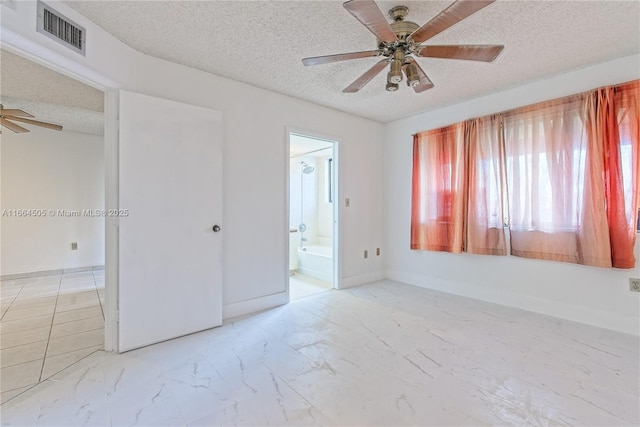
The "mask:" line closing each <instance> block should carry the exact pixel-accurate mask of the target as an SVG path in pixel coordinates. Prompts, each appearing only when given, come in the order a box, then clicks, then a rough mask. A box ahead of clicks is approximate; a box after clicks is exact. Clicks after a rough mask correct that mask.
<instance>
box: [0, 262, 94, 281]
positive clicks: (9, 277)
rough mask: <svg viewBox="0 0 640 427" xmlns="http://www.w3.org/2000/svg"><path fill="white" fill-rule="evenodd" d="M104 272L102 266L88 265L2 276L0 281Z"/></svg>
mask: <svg viewBox="0 0 640 427" xmlns="http://www.w3.org/2000/svg"><path fill="white" fill-rule="evenodd" d="M97 270H104V265H88V266H85V267H71V268H58V269H55V270H41V271H28V272H26V273H13V274H3V275H1V276H0V280H16V279H27V278H29V277H40V276H50V275H52V274H63V273H80V272H83V271H97Z"/></svg>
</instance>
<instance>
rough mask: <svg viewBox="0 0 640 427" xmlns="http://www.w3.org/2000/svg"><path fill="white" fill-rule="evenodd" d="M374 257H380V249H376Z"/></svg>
mask: <svg viewBox="0 0 640 427" xmlns="http://www.w3.org/2000/svg"><path fill="white" fill-rule="evenodd" d="M376 256H380V248H376Z"/></svg>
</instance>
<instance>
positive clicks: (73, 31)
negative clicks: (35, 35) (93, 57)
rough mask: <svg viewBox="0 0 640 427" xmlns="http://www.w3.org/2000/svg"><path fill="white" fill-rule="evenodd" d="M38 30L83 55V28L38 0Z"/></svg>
mask: <svg viewBox="0 0 640 427" xmlns="http://www.w3.org/2000/svg"><path fill="white" fill-rule="evenodd" d="M38 32H39V33H41V34H44V35H45V36H47V37H49V38H51V39H53V40H56V41H58V42H59V43H61V44H63V45H64V46H67V47H68V48H69V49H71V50H73V51H75V52H77V53H79V54H81V55H84V53H85V49H84V48H85V29H84V28H83V27H81V26H79V25H78V24H76V23H75V22H73V21H72V20H70V19H67V17H65V16H64V15H62V14H60V13H58V12H57V11H56V10H55V9H52V8H51V7H50V6H48V5H46V4H44V3H43V2H41V1H38Z"/></svg>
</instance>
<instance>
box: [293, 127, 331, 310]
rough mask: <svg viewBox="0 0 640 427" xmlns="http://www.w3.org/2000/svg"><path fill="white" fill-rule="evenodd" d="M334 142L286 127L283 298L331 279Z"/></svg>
mask: <svg viewBox="0 0 640 427" xmlns="http://www.w3.org/2000/svg"><path fill="white" fill-rule="evenodd" d="M336 176H337V158H336V142H335V141H331V140H327V139H322V138H318V137H315V136H309V135H303V134H300V133H296V132H289V180H288V182H289V299H290V300H291V301H293V300H296V299H299V298H304V297H308V296H311V295H315V294H318V293H321V292H326V291H328V290H331V289H333V288H334V287H335V285H336V271H337V263H336V256H335V255H336V254H337V253H338V252H337V250H336V248H337V243H338V239H337V232H336V230H337V221H336V212H335V211H336V209H335V207H336V204H335V200H337V197H336V191H337V188H338V186H337V185H336Z"/></svg>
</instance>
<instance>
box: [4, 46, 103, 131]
mask: <svg viewBox="0 0 640 427" xmlns="http://www.w3.org/2000/svg"><path fill="white" fill-rule="evenodd" d="M0 71H1V74H0V103H2V104H3V105H4V106H5V107H6V108H19V109H21V110H24V111H26V112H28V113H30V114H33V115H34V116H35V118H36V120H41V121H45V122H49V123H55V124H58V125H62V126H63V128H64V130H68V131H74V132H84V133H92V134H96V135H102V134H103V133H104V114H103V112H102V111H103V108H104V107H103V105H104V94H103V93H102V92H101V91H99V90H97V89H94V88H92V87H90V86H87V85H85V84H83V83H80V82H78V81H76V80H73V79H71V78H69V77H66V76H63V75H62V74H59V73H57V72H55V71H52V70H50V69H48V68H46V67H43V66H41V65H38V64H36V63H34V62H31V61H29V60H27V59H25V58H22V57H20V56H18V55H14V54H12V53H10V52H7V51H5V50H0ZM21 126H23V127H26V128H31V127H32V125H26V124H21ZM52 132H55V131H52Z"/></svg>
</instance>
